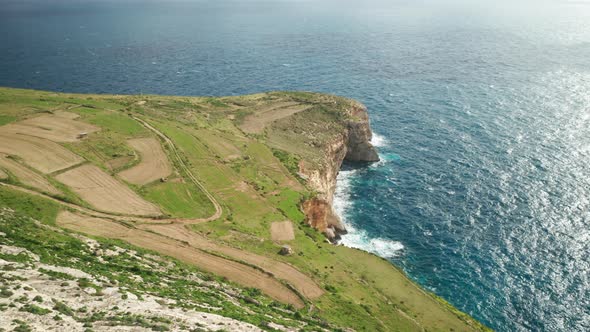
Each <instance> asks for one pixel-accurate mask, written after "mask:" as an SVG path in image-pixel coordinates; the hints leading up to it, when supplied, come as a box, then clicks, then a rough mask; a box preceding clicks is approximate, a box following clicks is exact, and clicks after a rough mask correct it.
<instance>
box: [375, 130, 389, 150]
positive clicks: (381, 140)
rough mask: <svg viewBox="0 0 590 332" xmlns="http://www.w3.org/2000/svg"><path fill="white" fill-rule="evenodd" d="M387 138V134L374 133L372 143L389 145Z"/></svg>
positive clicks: (380, 145)
mask: <svg viewBox="0 0 590 332" xmlns="http://www.w3.org/2000/svg"><path fill="white" fill-rule="evenodd" d="M387 143H388V142H387V138H385V136H382V135H379V134H377V133H373V137H372V138H371V144H373V146H375V147H378V148H379V147H383V146H386V145H387Z"/></svg>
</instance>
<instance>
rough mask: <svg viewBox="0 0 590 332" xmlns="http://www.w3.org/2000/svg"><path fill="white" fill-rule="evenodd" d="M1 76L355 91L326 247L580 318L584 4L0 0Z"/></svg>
mask: <svg viewBox="0 0 590 332" xmlns="http://www.w3.org/2000/svg"><path fill="white" fill-rule="evenodd" d="M0 86H10V87H20V88H34V89H43V90H51V91H63V92H81V93H86V92H88V93H116V94H140V93H143V94H168V95H187V96H188V95H191V96H192V95H199V96H200V95H212V96H224V95H238V94H247V93H255V92H261V91H271V90H306V91H318V92H324V93H332V94H337V95H342V96H347V97H351V98H355V99H358V100H359V101H361V102H363V103H364V104H365V105H367V107H368V109H369V114H370V118H371V121H372V127H373V129H374V132H375V135H374V137H373V143H374V145H375V146H376V147H377V148H378V150H379V154H380V156H381V161H380V162H378V163H374V164H371V165H359V164H346V165H344V167H343V169H342V171H341V172H340V174H339V176H338V188H337V192H336V197H335V207H336V209H337V211H338V212H339V214H340V215H341V217H342V219H343V220H344V222H345V224H346V225H347V228H348V230H349V234H347V235H346V236H344V238H343V240H342V242H341V243H342V244H343V245H347V246H351V247H356V248H361V249H363V250H367V251H370V252H372V253H374V254H376V255H379V256H382V257H384V258H386V259H388V260H390V261H391V262H392V263H393V264H395V265H397V266H399V267H400V268H402V269H403V270H404V271H405V272H406V273H407V275H408V276H409V277H410V278H411V279H413V280H415V281H416V282H417V283H419V284H420V285H422V286H423V287H425V288H426V289H428V290H430V291H432V292H434V293H436V294H437V295H439V296H441V297H443V298H444V299H446V300H447V301H448V302H450V303H452V304H453V305H455V306H456V307H457V308H459V309H461V310H462V311H464V312H466V313H469V314H470V315H472V316H473V317H475V318H477V319H478V320H480V321H481V322H483V323H484V324H486V325H487V326H489V327H491V328H493V329H495V330H497V331H589V330H590V257H589V255H590V1H587V0H584V1H583V0H569V1H568V0H538V1H527V0H512V1H507V0H494V1H491V0H472V1H459V0H387V1H385V0H364V1H348V0H340V1H335V0H232V1H226V0H215V1H213V0H211V1H197V0H195V1H191V0H184V1H182V0H174V1H163V0H159V1H157V0H153V1H148V0H118V1H114V0H113V1H110V0H101V1H98V0H53V1H52V0H44V1H41V0H0Z"/></svg>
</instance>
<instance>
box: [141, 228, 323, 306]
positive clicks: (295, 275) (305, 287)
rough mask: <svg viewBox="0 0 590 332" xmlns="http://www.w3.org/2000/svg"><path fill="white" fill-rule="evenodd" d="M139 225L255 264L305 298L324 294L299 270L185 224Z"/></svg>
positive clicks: (201, 247)
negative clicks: (228, 244) (226, 244)
mask: <svg viewBox="0 0 590 332" xmlns="http://www.w3.org/2000/svg"><path fill="white" fill-rule="evenodd" d="M139 227H141V228H142V229H146V230H150V231H152V232H156V233H159V234H162V235H165V236H167V237H169V238H172V239H176V240H179V241H182V242H185V243H188V244H189V245H191V246H193V247H195V248H199V249H203V250H207V251H210V252H216V253H219V254H222V255H225V256H228V257H231V258H233V259H235V260H238V261H242V262H246V263H248V264H252V265H255V266H257V267H259V268H261V269H263V270H264V271H268V272H270V273H272V274H273V275H274V276H275V277H277V278H279V279H282V280H285V281H287V282H288V283H289V284H291V285H292V286H293V287H295V289H297V291H299V292H300V293H301V294H302V295H303V296H305V297H306V298H309V299H315V298H318V297H320V296H321V295H322V294H324V291H323V290H322V289H321V288H320V287H319V286H318V285H317V284H316V283H315V281H313V279H311V278H310V277H309V276H307V275H305V274H304V273H302V272H300V271H299V270H297V269H296V268H295V267H293V266H291V265H289V264H287V263H283V262H280V261H277V260H274V259H272V258H269V257H265V256H261V255H257V254H253V253H250V252H247V251H244V250H240V249H236V248H232V247H230V246H225V245H221V244H217V243H215V242H213V241H211V240H209V239H207V238H206V237H204V236H202V235H199V234H197V233H195V232H193V231H191V230H190V229H187V227H186V225H180V224H168V225H164V224H143V225H140V226H139Z"/></svg>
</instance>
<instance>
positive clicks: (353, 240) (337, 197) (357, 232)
mask: <svg viewBox="0 0 590 332" xmlns="http://www.w3.org/2000/svg"><path fill="white" fill-rule="evenodd" d="M356 173H357V170H342V171H340V173H339V174H338V179H337V185H336V192H335V193H334V203H333V206H334V211H335V212H336V213H337V214H338V216H339V217H340V219H341V220H342V223H343V224H344V226H345V227H346V230H347V231H348V234H345V235H343V236H342V240H341V241H340V243H341V244H343V245H345V246H347V247H351V248H358V249H362V250H365V251H368V252H371V253H374V254H375V255H378V256H381V257H383V258H391V257H396V256H398V255H399V254H400V253H401V250H403V249H404V246H403V245H402V244H401V242H398V241H392V240H388V239H384V238H372V237H371V236H369V234H368V233H367V231H365V230H362V229H357V228H356V227H354V225H352V223H350V222H349V220H348V219H347V218H348V215H349V213H350V211H351V209H352V202H351V200H350V194H351V192H350V190H351V184H352V179H353V178H354V176H355V175H356Z"/></svg>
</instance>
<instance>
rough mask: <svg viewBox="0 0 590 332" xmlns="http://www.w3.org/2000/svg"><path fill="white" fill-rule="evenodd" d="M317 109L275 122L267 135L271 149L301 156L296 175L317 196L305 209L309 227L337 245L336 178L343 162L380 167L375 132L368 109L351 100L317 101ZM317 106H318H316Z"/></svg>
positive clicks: (339, 231) (339, 228)
mask: <svg viewBox="0 0 590 332" xmlns="http://www.w3.org/2000/svg"><path fill="white" fill-rule="evenodd" d="M313 96H315V97H316V98H317V99H318V100H316V104H315V105H316V106H315V107H313V108H310V109H306V111H304V112H301V113H299V114H296V115H294V116H291V117H290V118H287V119H283V120H281V121H277V122H275V123H274V124H273V125H272V126H271V128H270V129H269V130H268V132H269V140H268V141H269V143H270V144H277V145H278V147H280V148H282V149H284V150H287V151H289V152H291V153H294V154H298V155H303V158H302V160H301V161H300V162H299V165H298V167H299V169H298V174H300V175H302V176H303V177H304V178H305V179H306V184H307V186H308V187H309V188H310V189H311V190H313V191H314V192H315V193H316V195H315V196H314V197H312V198H310V199H308V200H306V201H305V202H304V203H303V204H302V209H303V211H304V213H305V215H306V216H307V223H308V224H309V225H311V226H312V227H314V228H316V229H318V230H319V231H321V232H323V233H324V234H325V235H326V236H327V237H328V239H330V241H336V240H338V238H339V236H340V234H345V233H346V229H345V227H344V225H342V223H341V221H340V219H339V218H338V216H337V215H336V214H335V213H334V211H333V208H332V201H333V197H334V191H335V189H336V177H337V176H338V172H339V170H340V167H341V166H342V162H343V161H344V160H348V161H352V162H375V161H379V155H378V154H377V151H376V150H375V148H374V147H373V145H372V144H371V137H372V131H371V126H370V123H369V115H368V113H367V108H366V107H365V106H364V105H362V104H360V103H358V102H356V101H353V100H350V99H346V98H341V97H335V96H321V97H319V96H318V95H313ZM318 101H319V102H318ZM302 137H303V138H305V141H304V142H303V143H304V144H306V145H307V147H306V148H307V149H308V150H312V149H313V150H312V151H305V152H302V151H301V150H302V148H300V146H299V145H298V144H285V143H284V142H285V141H291V142H297V141H298V140H301V139H302Z"/></svg>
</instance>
